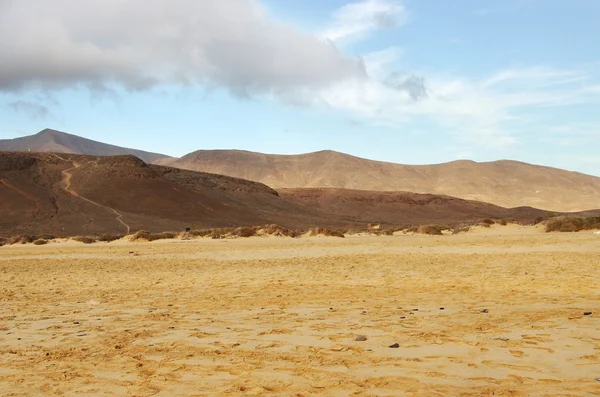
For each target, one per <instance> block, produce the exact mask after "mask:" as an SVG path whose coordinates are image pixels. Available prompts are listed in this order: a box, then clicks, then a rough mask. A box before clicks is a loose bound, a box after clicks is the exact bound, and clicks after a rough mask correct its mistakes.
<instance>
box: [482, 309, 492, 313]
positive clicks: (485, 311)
mask: <svg viewBox="0 0 600 397" xmlns="http://www.w3.org/2000/svg"><path fill="white" fill-rule="evenodd" d="M481 312H482V313H489V312H490V311H489V310H488V309H483V310H482V311H481Z"/></svg>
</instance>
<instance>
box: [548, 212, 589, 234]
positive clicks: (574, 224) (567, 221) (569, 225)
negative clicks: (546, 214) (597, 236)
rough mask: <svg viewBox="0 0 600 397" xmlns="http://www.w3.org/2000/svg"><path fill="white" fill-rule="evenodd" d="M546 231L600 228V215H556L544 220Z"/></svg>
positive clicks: (575, 230) (574, 230)
mask: <svg viewBox="0 0 600 397" xmlns="http://www.w3.org/2000/svg"><path fill="white" fill-rule="evenodd" d="M544 226H545V228H546V232H579V231H581V230H593V229H600V216H592V217H588V218H571V217H565V216H560V217H555V218H550V219H548V220H546V221H544Z"/></svg>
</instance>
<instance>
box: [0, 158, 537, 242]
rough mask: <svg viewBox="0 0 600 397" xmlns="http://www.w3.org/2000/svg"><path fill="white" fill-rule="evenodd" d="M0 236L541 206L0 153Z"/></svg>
mask: <svg viewBox="0 0 600 397" xmlns="http://www.w3.org/2000/svg"><path fill="white" fill-rule="evenodd" d="M0 204H1V205H0V235H4V236H9V235H15V234H25V233H27V234H40V233H50V234H54V235H58V236H67V235H79V234H96V233H103V232H120V233H125V232H128V231H132V230H136V229H148V230H150V231H164V230H182V229H183V228H185V227H192V228H204V227H232V226H249V225H262V224H271V223H277V224H280V225H282V226H286V227H290V228H308V227H315V226H323V227H365V226H366V224H367V223H383V224H386V225H415V224H423V223H436V224H451V223H460V222H467V221H476V220H480V219H483V218H504V219H510V218H512V219H515V220H518V221H523V222H530V221H532V220H533V219H535V218H536V217H538V216H544V215H546V214H547V213H546V212H545V211H541V210H536V209H533V208H517V209H506V208H501V207H498V206H495V205H492V204H487V203H480V202H475V201H468V200H463V199H457V198H453V197H447V196H439V195H422V194H415V193H406V192H368V191H351V190H344V189H292V190H282V191H281V193H278V192H276V191H275V190H273V189H271V188H269V187H268V186H266V185H263V184H261V183H257V182H250V181H247V180H243V179H238V178H233V177H227V176H222V175H215V174H208V173H203V172H194V171H187V170H181V169H176V168H171V167H164V166H158V165H153V164H146V163H144V162H143V161H141V160H140V159H138V158H136V157H134V156H109V157H100V156H86V155H76V154H63V153H60V154H58V153H33V152H32V153H22V152H0Z"/></svg>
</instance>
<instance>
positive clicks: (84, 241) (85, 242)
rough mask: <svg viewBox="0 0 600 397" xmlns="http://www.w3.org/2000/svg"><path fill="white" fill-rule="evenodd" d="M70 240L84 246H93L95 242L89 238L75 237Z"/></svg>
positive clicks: (93, 238)
mask: <svg viewBox="0 0 600 397" xmlns="http://www.w3.org/2000/svg"><path fill="white" fill-rule="evenodd" d="M72 240H74V241H78V242H80V243H84V244H94V243H95V242H96V238H95V237H91V236H76V237H73V238H72Z"/></svg>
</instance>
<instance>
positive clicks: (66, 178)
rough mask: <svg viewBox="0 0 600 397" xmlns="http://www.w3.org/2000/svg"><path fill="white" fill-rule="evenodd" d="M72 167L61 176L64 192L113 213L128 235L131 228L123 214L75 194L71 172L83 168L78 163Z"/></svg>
mask: <svg viewBox="0 0 600 397" xmlns="http://www.w3.org/2000/svg"><path fill="white" fill-rule="evenodd" d="M88 164H90V163H87V164H84V165H88ZM73 165H74V166H73V167H72V168H69V169H66V170H63V171H62V175H63V178H62V181H61V185H62V188H63V189H64V190H65V191H66V192H68V193H70V194H71V195H72V196H74V197H77V198H80V199H82V200H84V201H87V202H88V203H90V204H93V205H95V206H97V207H100V208H104V209H107V210H109V211H111V212H112V213H114V214H115V215H116V220H117V221H118V222H119V223H120V224H121V225H123V226H124V227H125V229H126V233H127V234H128V233H129V232H130V231H131V228H130V227H129V225H128V224H127V223H126V222H125V221H123V214H121V213H120V212H119V211H117V210H116V209H114V208H112V207H109V206H106V205H102V204H100V203H97V202H95V201H94V200H90V199H88V198H86V197H83V196H81V195H79V193H77V192H76V191H75V190H73V189H72V188H71V178H72V177H73V174H72V171H73V170H76V169H78V168H80V167H82V166H83V165H82V164H78V163H73Z"/></svg>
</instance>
